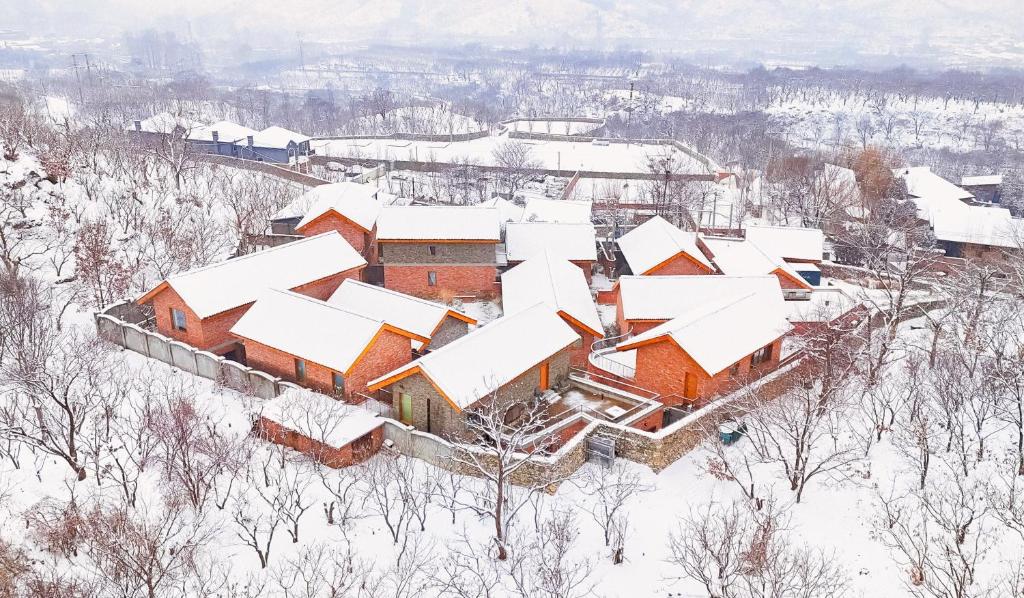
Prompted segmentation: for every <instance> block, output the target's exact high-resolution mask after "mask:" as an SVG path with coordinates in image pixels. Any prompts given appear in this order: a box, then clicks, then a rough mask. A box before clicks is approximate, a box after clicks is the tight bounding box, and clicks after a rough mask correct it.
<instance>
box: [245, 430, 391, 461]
mask: <svg viewBox="0 0 1024 598" xmlns="http://www.w3.org/2000/svg"><path fill="white" fill-rule="evenodd" d="M253 433H255V434H256V435H257V436H259V437H260V438H263V439H265V440H268V441H270V442H273V443H274V444H279V445H281V446H286V447H288V448H291V449H294V450H296V451H299V452H300V453H302V454H304V455H308V456H309V457H312V458H313V459H316V460H317V461H319V462H320V463H323V464H324V465H326V466H328V467H333V468H335V469H338V468H342V467H348V466H349V465H354V464H356V463H361V462H363V461H365V460H367V459H369V458H370V457H371V456H373V455H374V454H376V453H377V451H379V450H380V447H381V445H382V444H383V443H384V427H383V426H379V427H377V428H375V429H374V430H373V431H372V432H370V434H369V436H370V442H369V443H368V444H367V445H365V446H361V447H360V448H359V449H358V450H354V449H353V446H352V444H347V445H345V446H343V447H341V448H334V447H332V446H328V445H326V444H324V443H322V442H319V441H317V440H314V439H312V438H309V437H308V436H303V435H302V434H299V433H298V432H296V431H294V430H291V429H289V428H286V427H284V426H282V425H281V424H279V423H277V422H274V421H271V420H269V419H266V418H263V417H261V418H259V419H258V420H256V423H255V424H254V425H253Z"/></svg>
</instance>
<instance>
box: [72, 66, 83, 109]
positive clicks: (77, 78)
mask: <svg viewBox="0 0 1024 598" xmlns="http://www.w3.org/2000/svg"><path fill="white" fill-rule="evenodd" d="M71 65H72V68H74V69H75V81H77V82H78V103H79V104H85V96H84V95H83V94H82V77H81V75H79V74H78V55H77V54H72V55H71Z"/></svg>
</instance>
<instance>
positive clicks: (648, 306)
mask: <svg viewBox="0 0 1024 598" xmlns="http://www.w3.org/2000/svg"><path fill="white" fill-rule="evenodd" d="M754 292H758V293H765V294H771V293H773V292H774V293H775V294H777V295H778V296H779V297H782V288H781V287H780V286H779V279H778V278H777V277H775V276H770V275H768V276H719V275H714V274H712V275H707V276H622V277H620V278H619V301H620V302H621V303H622V317H623V318H625V319H626V320H671V319H672V318H674V317H676V316H678V315H680V314H682V313H685V312H687V311H689V310H691V309H694V308H696V307H699V306H701V305H706V304H709V303H714V302H715V301H717V300H719V299H721V298H722V297H739V296H742V295H746V294H749V293H754ZM622 332H625V331H624V330H623V331H622Z"/></svg>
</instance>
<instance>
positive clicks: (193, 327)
mask: <svg viewBox="0 0 1024 598" xmlns="http://www.w3.org/2000/svg"><path fill="white" fill-rule="evenodd" d="M251 305H252V304H251V303H247V304H245V305H241V306H239V307H236V308H234V309H229V310H228V311H225V312H221V313H219V314H216V315H214V316H211V317H209V318H206V319H205V320H200V319H199V316H197V315H196V314H195V312H194V311H192V310H191V309H190V308H189V307H188V305H186V304H185V301H184V300H183V299H182V298H181V295H179V294H178V293H177V291H175V290H174V289H173V288H171V287H167V288H166V289H165V290H163V291H161V292H160V293H158V294H157V295H156V296H155V297H153V313H154V315H155V316H156V329H157V331H159V332H160V334H163V335H164V336H168V337H170V338H173V339H175V340H179V341H181V342H183V343H186V344H188V345H192V346H193V347H198V348H199V349H209V348H212V347H216V346H217V345H221V344H223V343H225V342H227V341H230V340H233V338H234V337H232V336H231V335H230V334H229V333H228V330H230V329H231V327H232V326H234V325H235V323H236V322H238V320H239V318H241V317H242V315H243V314H245V312H246V311H247V310H248V309H249V306H251ZM171 308H174V309H180V310H181V311H183V312H185V328H186V329H185V331H181V330H175V329H174V326H172V322H171Z"/></svg>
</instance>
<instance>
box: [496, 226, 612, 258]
mask: <svg viewBox="0 0 1024 598" xmlns="http://www.w3.org/2000/svg"><path fill="white" fill-rule="evenodd" d="M596 237H597V233H596V232H595V231H594V225H593V224H590V223H589V222H587V223H579V224H566V223H558V222H510V223H508V225H507V226H506V227H505V250H506V253H507V255H508V260H509V261H512V262H521V261H523V260H527V259H529V258H531V257H533V256H535V255H538V254H540V253H543V252H544V251H550V252H551V253H552V254H553V255H555V256H557V257H560V258H564V259H567V260H574V261H591V262H592V261H596V260H597V240H596Z"/></svg>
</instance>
